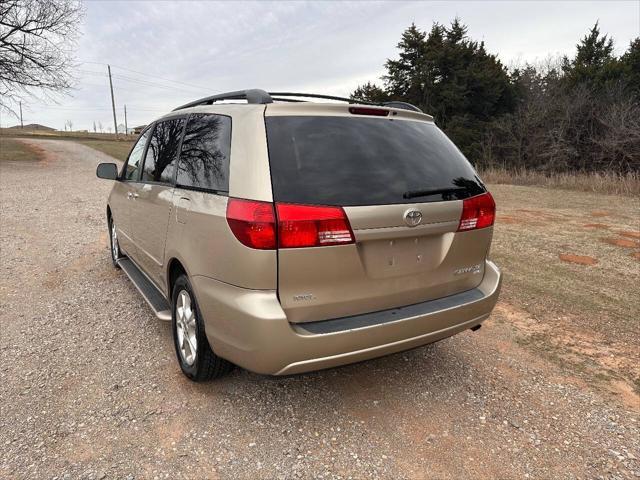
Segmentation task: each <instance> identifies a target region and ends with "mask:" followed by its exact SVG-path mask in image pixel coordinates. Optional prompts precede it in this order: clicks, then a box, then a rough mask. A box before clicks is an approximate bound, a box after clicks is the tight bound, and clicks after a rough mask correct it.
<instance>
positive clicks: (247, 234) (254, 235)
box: [227, 198, 276, 250]
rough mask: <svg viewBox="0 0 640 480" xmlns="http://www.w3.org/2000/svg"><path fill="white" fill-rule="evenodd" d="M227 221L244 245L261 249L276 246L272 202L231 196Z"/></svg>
mask: <svg viewBox="0 0 640 480" xmlns="http://www.w3.org/2000/svg"><path fill="white" fill-rule="evenodd" d="M227 223H228V224H229V228H231V231H232V232H233V234H234V235H235V236H236V238H237V239H238V240H240V242H241V243H242V244H243V245H246V246H247V247H251V248H257V249H259V250H270V249H274V248H276V218H275V215H274V213H273V204H272V203H271V202H258V201H255V200H242V199H239V198H230V199H229V202H228V203H227Z"/></svg>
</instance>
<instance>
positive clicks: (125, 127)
mask: <svg viewBox="0 0 640 480" xmlns="http://www.w3.org/2000/svg"><path fill="white" fill-rule="evenodd" d="M128 133H129V129H128V128H127V106H126V105H125V106H124V134H125V135H127V134H128Z"/></svg>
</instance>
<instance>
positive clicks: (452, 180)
mask: <svg viewBox="0 0 640 480" xmlns="http://www.w3.org/2000/svg"><path fill="white" fill-rule="evenodd" d="M265 121H266V128H267V139H268V145H269V160H270V165H271V177H272V182H273V195H274V200H275V201H280V202H291V203H306V204H324V205H345V206H348V205H384V204H393V203H414V202H431V201H442V200H449V199H460V198H466V197H469V196H473V195H478V194H480V193H483V192H484V191H485V189H484V187H483V186H482V183H481V182H480V180H479V179H478V178H477V176H476V173H475V171H474V169H473V167H472V166H471V165H470V164H469V162H468V161H467V160H466V158H465V157H464V156H463V155H462V153H460V151H459V150H458V149H457V148H456V146H455V145H454V144H453V143H452V142H451V141H450V140H449V139H448V138H447V136H446V135H445V134H444V133H443V132H442V131H441V130H440V129H439V128H438V127H436V126H435V125H434V124H432V123H426V122H415V121H407V120H396V119H386V118H385V119H379V118H349V117H312V116H298V117H296V116H287V117H267V118H266V119H265ZM440 189H447V192H446V193H439V194H434V193H431V194H429V193H428V192H430V191H434V190H440ZM420 192H425V193H426V194H425V195H419V193H420ZM407 194H409V195H408V197H407Z"/></svg>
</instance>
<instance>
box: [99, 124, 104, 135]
mask: <svg viewBox="0 0 640 480" xmlns="http://www.w3.org/2000/svg"><path fill="white" fill-rule="evenodd" d="M98 130H100V133H104V128H103V127H102V122H101V121H98Z"/></svg>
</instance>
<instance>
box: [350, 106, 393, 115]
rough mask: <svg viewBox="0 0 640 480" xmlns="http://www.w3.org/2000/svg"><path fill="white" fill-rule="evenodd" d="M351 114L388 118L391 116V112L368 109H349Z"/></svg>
mask: <svg viewBox="0 0 640 480" xmlns="http://www.w3.org/2000/svg"><path fill="white" fill-rule="evenodd" d="M349 113H353V114H354V115H373V116H374V117H386V116H387V115H389V110H384V109H382V108H368V107H349Z"/></svg>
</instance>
